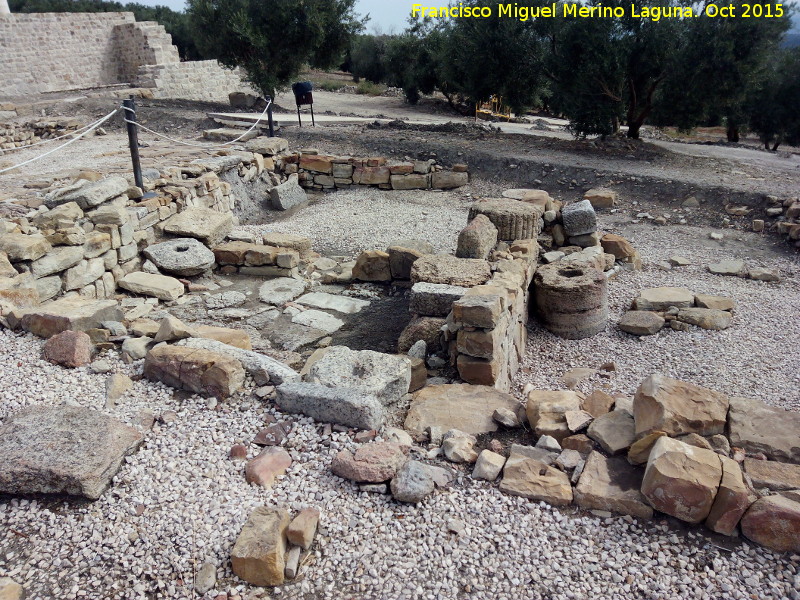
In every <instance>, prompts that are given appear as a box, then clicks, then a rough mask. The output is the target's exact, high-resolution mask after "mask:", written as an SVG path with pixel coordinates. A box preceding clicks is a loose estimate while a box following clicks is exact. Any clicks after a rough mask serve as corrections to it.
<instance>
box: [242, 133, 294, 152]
mask: <svg viewBox="0 0 800 600" xmlns="http://www.w3.org/2000/svg"><path fill="white" fill-rule="evenodd" d="M244 147H245V149H246V150H247V151H249V152H257V153H258V154H263V155H265V156H275V155H276V154H280V153H281V152H284V151H286V150H288V149H289V142H288V141H287V140H286V139H284V138H279V137H266V136H258V137H256V138H253V139H252V140H250V141H249V142H247V143H246V144H245V146H244Z"/></svg>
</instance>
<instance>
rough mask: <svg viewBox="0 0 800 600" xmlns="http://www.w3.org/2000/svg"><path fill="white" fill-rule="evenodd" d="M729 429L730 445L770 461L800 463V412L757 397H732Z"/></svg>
mask: <svg viewBox="0 0 800 600" xmlns="http://www.w3.org/2000/svg"><path fill="white" fill-rule="evenodd" d="M728 431H729V437H730V441H731V445H732V446H736V447H739V448H744V449H745V450H747V451H748V452H751V453H753V454H755V453H758V452H763V453H764V454H765V455H766V456H767V458H769V459H770V460H777V461H780V462H791V463H796V464H800V413H798V412H792V411H788V410H783V409H782V408H776V407H773V406H768V405H767V404H765V403H763V402H761V401H760V400H753V399H750V398H731V399H730V410H729V411H728Z"/></svg>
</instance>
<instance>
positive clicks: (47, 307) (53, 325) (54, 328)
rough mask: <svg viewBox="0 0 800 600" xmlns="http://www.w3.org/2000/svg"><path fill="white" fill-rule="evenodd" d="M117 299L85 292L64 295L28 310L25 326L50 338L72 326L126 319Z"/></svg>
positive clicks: (90, 326) (85, 327)
mask: <svg viewBox="0 0 800 600" xmlns="http://www.w3.org/2000/svg"><path fill="white" fill-rule="evenodd" d="M122 318H123V314H122V310H121V309H120V307H119V304H118V303H117V302H116V300H92V299H89V298H83V297H81V296H72V297H69V298H60V299H58V300H54V301H53V302H48V303H47V304H42V305H41V306H40V307H38V308H33V309H29V310H26V311H25V312H24V313H23V315H22V320H21V326H22V328H23V329H24V330H25V331H29V332H31V333H32V334H34V335H38V336H39V337H43V338H49V337H51V336H54V335H55V334H57V333H61V332H62V331H67V330H68V329H71V330H74V331H88V330H89V329H98V328H100V327H101V324H102V323H103V321H122Z"/></svg>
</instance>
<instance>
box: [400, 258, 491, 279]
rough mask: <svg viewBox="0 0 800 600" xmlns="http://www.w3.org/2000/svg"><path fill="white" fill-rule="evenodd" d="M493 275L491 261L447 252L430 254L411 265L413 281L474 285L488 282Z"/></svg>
mask: <svg viewBox="0 0 800 600" xmlns="http://www.w3.org/2000/svg"><path fill="white" fill-rule="evenodd" d="M491 276H492V271H491V268H490V267H489V263H488V262H487V261H485V260H479V259H475V258H456V257H455V256H449V255H447V254H429V255H426V256H423V257H421V258H419V259H417V260H416V261H415V262H414V265H413V266H412V267H411V281H413V282H414V283H419V282H420V281H424V282H427V283H444V284H447V285H456V286H461V287H472V286H475V285H482V284H484V283H486V282H487V281H488V280H489V278H490V277H491Z"/></svg>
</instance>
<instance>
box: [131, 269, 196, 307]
mask: <svg viewBox="0 0 800 600" xmlns="http://www.w3.org/2000/svg"><path fill="white" fill-rule="evenodd" d="M117 285H118V286H119V287H121V288H122V289H125V290H128V291H129V292H133V293H134V294H142V295H144V296H153V297H154V298H158V299H159V300H165V301H171V300H177V299H178V298H180V297H181V296H183V294H184V292H185V291H186V288H185V287H184V285H183V284H182V283H181V282H180V281H178V280H177V279H175V278H174V277H167V276H166V275H156V274H153V273H144V272H141V271H137V272H134V273H129V274H128V275H125V277H123V278H122V279H120V280H119V281H118V282H117Z"/></svg>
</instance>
